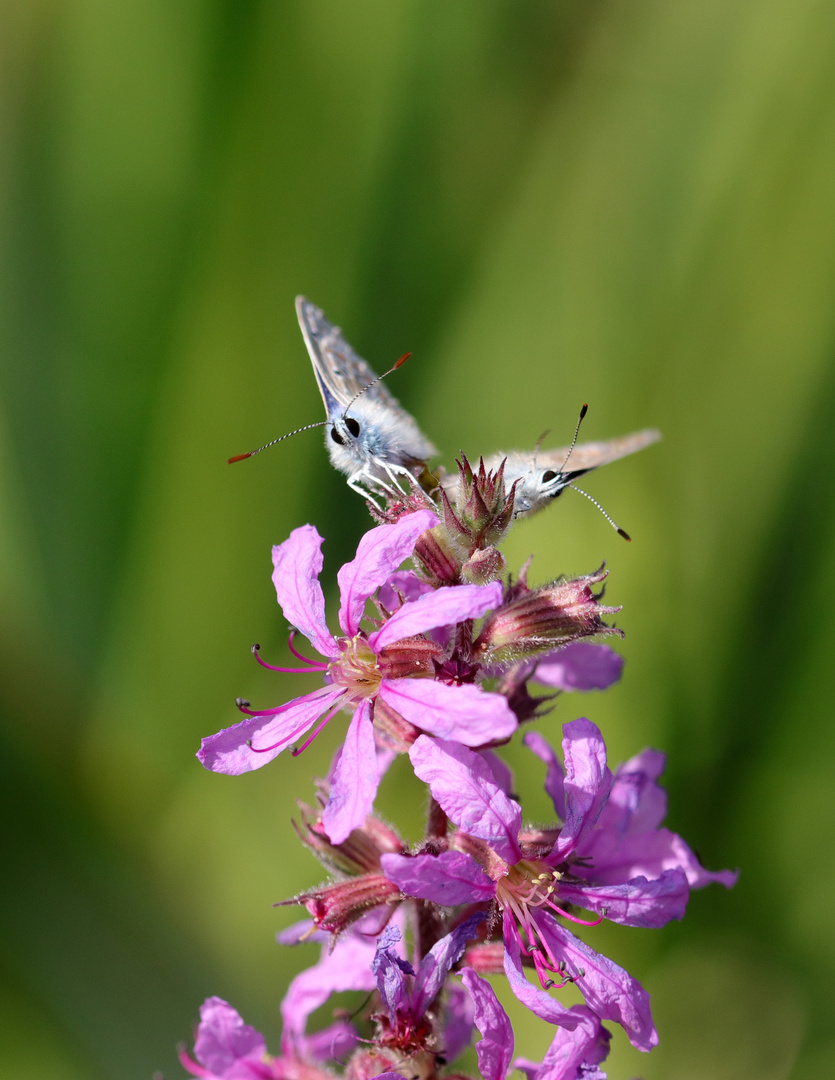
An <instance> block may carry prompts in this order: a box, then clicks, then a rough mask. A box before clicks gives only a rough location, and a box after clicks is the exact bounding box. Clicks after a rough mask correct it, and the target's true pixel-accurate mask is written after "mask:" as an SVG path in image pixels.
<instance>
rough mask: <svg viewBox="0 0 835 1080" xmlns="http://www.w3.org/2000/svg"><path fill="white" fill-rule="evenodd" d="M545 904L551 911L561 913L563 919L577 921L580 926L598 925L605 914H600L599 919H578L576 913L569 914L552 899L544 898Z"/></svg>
mask: <svg viewBox="0 0 835 1080" xmlns="http://www.w3.org/2000/svg"><path fill="white" fill-rule="evenodd" d="M545 906H546V907H549V908H550V909H551V910H552V911H556V912H557V914H558V915H562V917H563V918H564V919H568V921H569V922H573V923H578V924H579V925H580V926H600V924H601V923H602V922H603V919H604V918H605V916H603V915H601V916H600V918H599V919H580V918H578V917H577V916H576V915H571V914H569V912H567V911H566V910H565V908H561V907H560V906H559V905H558V904H555V903H554V901H553V900H546V901H545Z"/></svg>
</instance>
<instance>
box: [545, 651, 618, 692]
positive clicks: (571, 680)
mask: <svg viewBox="0 0 835 1080" xmlns="http://www.w3.org/2000/svg"><path fill="white" fill-rule="evenodd" d="M622 671H623V657H622V656H619V655H618V654H617V653H616V652H615V650H614V649H611V648H609V646H608V645H594V644H593V643H592V642H590V641H572V642H571V644H570V645H565V646H563V648H561V649H555V650H554V652H550V653H548V654H547V655H546V656H543V657H542V659H541V660H540V661H539V662H538V663H537V665H536V671H535V672H534V673H533V676H532V678H533V679H534V680H535V681H536V682H539V683H544V685H545V686H553V687H554V689H556V690H568V691H571V690H605V689H606V688H607V687H608V686H611V685H612V683H616V682H617V681H618V679H619V678H620V676H621V672H622Z"/></svg>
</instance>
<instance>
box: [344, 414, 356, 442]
mask: <svg viewBox="0 0 835 1080" xmlns="http://www.w3.org/2000/svg"><path fill="white" fill-rule="evenodd" d="M345 427H346V428H347V429H348V430H349V431H350V432H351V434H352V435H353V436H354V438H355V439H358V438H359V434H360V426H359V424H358V422H357V421H356V420H355V419H354V418H353V416H348V417H346V419H345Z"/></svg>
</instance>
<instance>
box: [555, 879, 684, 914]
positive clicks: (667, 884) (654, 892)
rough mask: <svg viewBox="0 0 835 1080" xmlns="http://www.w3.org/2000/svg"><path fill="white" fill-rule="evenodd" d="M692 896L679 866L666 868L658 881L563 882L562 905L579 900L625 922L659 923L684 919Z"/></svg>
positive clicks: (579, 905) (587, 907) (591, 909)
mask: <svg viewBox="0 0 835 1080" xmlns="http://www.w3.org/2000/svg"><path fill="white" fill-rule="evenodd" d="M689 898H690V886H689V885H688V884H687V878H686V877H685V874H684V871H683V870H681V869H680V868H679V867H676V868H675V870H665V871H664V873H663V874H661V876H660V877H658V878H656V879H655V880H654V881H647V879H646V878H645V877H636V878H633V879H632V880H631V881H627V882H625V883H621V884H614V885H575V884H573V883H571V882H568V881H561V882H560V884H559V903H560V906H561V907H564V906H565V904H566V903H568V904H576V905H577V906H578V907H581V908H585V909H586V911H593V912H594V913H595V914H596V915H605V917H606V918H607V919H611V920H612V922H617V923H622V924H623V925H624V926H643V927H658V926H666V925H667V923H668V922H670V920H671V919H683V918H684V912H685V909H686V908H687V901H688V899H689Z"/></svg>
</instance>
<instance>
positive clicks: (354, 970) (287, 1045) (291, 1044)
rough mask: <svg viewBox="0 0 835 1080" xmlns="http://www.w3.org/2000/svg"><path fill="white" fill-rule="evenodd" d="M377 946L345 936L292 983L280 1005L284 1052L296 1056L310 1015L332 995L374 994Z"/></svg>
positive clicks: (323, 952) (373, 943)
mask: <svg viewBox="0 0 835 1080" xmlns="http://www.w3.org/2000/svg"><path fill="white" fill-rule="evenodd" d="M376 948H377V942H376V941H375V940H374V939H373V938H368V939H366V938H360V937H357V936H355V935H354V934H350V933H348V934H344V935H343V936H342V937H340V938H339V940H338V941H337V942H336V944H335V945H334V947H333V950H332V951H331V950H330V949H329V948H324V949H323V950H322V959H321V960H320V961H319V963H318V964H314V966H313V967H310V968H307V969H306V970H305V971H302V972H301V974H300V975H297V976H296V977H295V979H293V981H292V982H291V983H290V986H289V988H288V990H287V993H286V995H285V997H284V1000H283V1001H282V1003H281V1017H282V1020H283V1022H284V1030H283V1033H282V1036H281V1050H282V1053H284V1054H293V1053H294V1051H295V1050H296V1048H297V1046H298V1044H299V1042H300V1040H301V1039H302V1038H303V1037H304V1032H305V1027H306V1026H307V1020H308V1017H309V1016H310V1014H311V1013H313V1012H315V1011H316V1009H318V1008H319V1006H320V1005H323V1004H324V1003H325V1002H326V1001H327V1000H328V998H329V997H330V996H331V994H335V993H339V992H341V991H344V990H373V989H374V975H373V973H372V971H371V961H372V960H373V959H374V953H375V951H376Z"/></svg>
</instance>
